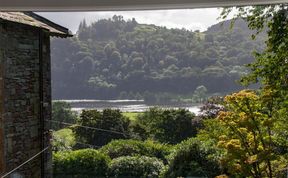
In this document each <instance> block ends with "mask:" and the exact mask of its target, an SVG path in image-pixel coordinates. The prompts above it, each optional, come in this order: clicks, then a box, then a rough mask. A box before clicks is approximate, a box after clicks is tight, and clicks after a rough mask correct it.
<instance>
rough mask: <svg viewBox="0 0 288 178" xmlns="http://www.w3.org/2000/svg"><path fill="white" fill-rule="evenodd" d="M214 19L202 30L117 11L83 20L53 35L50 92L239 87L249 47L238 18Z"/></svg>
mask: <svg viewBox="0 0 288 178" xmlns="http://www.w3.org/2000/svg"><path fill="white" fill-rule="evenodd" d="M229 26H230V22H229V21H226V22H225V23H224V25H223V26H222V25H221V24H216V25H213V26H211V27H210V28H208V30H207V31H206V32H199V31H194V32H192V31H189V30H186V29H167V28H166V27H159V26H155V25H146V24H139V23H137V21H136V20H135V19H132V20H128V21H125V20H124V19H123V17H122V16H114V17H113V18H111V19H102V20H99V21H97V22H94V23H92V24H91V25H87V24H86V22H85V21H82V22H81V24H80V25H79V30H78V32H77V35H75V37H73V38H70V39H53V40H52V49H51V51H52V84H53V85H52V86H53V97H54V98H55V99H56V98H57V99H76V98H80V99H83V98H85V99H89V98H90V99H117V98H121V99H142V98H144V97H145V96H146V97H147V96H148V95H153V94H154V95H155V94H157V93H166V94H167V95H170V94H171V95H183V96H185V95H189V94H191V93H193V91H194V90H195V89H196V88H197V87H198V86H201V85H204V86H205V87H206V88H207V90H208V93H216V92H218V93H219V92H221V93H225V92H230V91H234V90H239V89H240V86H239V85H238V84H237V83H236V82H235V81H236V80H238V79H240V76H242V75H245V74H246V73H248V71H247V69H246V68H245V67H244V64H247V63H250V62H252V61H253V57H252V51H253V50H257V51H260V50H262V49H263V47H264V43H263V40H264V35H261V36H258V38H257V39H256V40H254V41H253V40H251V31H249V29H248V27H247V25H246V23H245V22H244V21H240V20H239V21H236V23H235V26H234V28H233V30H231V29H230V28H229Z"/></svg>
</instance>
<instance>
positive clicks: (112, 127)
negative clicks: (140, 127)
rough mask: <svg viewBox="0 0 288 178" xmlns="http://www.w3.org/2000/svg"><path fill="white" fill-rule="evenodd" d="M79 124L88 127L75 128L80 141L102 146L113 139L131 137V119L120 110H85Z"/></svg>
mask: <svg viewBox="0 0 288 178" xmlns="http://www.w3.org/2000/svg"><path fill="white" fill-rule="evenodd" d="M77 124H78V125H80V126H84V127H86V128H83V127H75V128H74V132H75V135H76V138H77V140H79V142H84V143H87V144H91V145H96V146H102V145H106V144H107V143H109V142H110V141H111V140H113V139H125V138H129V132H128V126H129V119H128V118H127V117H125V116H123V115H122V114H121V112H120V110H112V109H104V110H103V111H102V112H100V111H97V110H83V111H82V113H81V115H80V118H79V120H78V121H77ZM93 128H95V129H93Z"/></svg>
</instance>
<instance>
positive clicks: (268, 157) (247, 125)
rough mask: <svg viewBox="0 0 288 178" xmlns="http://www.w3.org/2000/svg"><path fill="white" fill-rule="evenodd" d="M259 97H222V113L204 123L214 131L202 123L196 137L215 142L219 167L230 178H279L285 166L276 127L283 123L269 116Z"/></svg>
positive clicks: (243, 94) (242, 93) (245, 94)
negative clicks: (223, 169)
mask: <svg viewBox="0 0 288 178" xmlns="http://www.w3.org/2000/svg"><path fill="white" fill-rule="evenodd" d="M262 97H263V96H259V95H257V94H256V93H255V92H253V91H249V90H243V91H240V92H238V93H234V94H232V95H228V96H226V97H225V99H224V101H225V108H226V111H220V113H219V115H218V117H217V119H216V120H212V121H211V120H210V121H207V123H209V124H212V125H213V126H214V127H209V125H208V124H207V123H206V125H208V127H207V128H206V129H205V130H203V131H202V132H201V134H200V136H199V137H201V135H203V134H207V135H209V136H208V137H210V139H215V144H216V143H217V144H216V145H217V147H218V148H219V149H223V153H222V155H221V158H220V160H221V164H222V166H223V167H224V168H227V169H228V173H229V174H230V175H231V176H234V177H235V176H236V177H237V176H240V177H254V178H260V177H271V178H272V177H282V176H283V173H284V172H283V171H284V170H285V168H286V166H287V163H288V162H287V155H286V156H285V155H283V153H281V152H279V141H278V139H281V136H280V133H281V132H282V131H281V130H279V125H282V124H284V123H283V121H281V120H279V119H278V117H277V114H276V113H274V114H273V116H272V117H271V116H270V115H269V113H268V112H267V108H266V107H265V103H263V98H262ZM215 128H217V129H215ZM211 129H212V130H214V131H211Z"/></svg>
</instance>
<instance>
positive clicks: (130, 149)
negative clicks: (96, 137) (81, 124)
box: [99, 140, 172, 162]
mask: <svg viewBox="0 0 288 178" xmlns="http://www.w3.org/2000/svg"><path fill="white" fill-rule="evenodd" d="M171 148H172V146H169V145H164V144H160V143H157V142H153V141H145V142H143V141H137V140H113V141H112V142H110V143H109V144H107V145H105V146H103V147H102V148H101V149H100V150H99V151H100V152H102V153H104V154H107V155H108V156H110V158H111V159H114V158H118V157H121V156H149V157H156V158H158V159H161V160H162V161H164V162H166V156H167V155H169V154H170V151H171Z"/></svg>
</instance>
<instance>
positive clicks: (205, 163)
mask: <svg viewBox="0 0 288 178" xmlns="http://www.w3.org/2000/svg"><path fill="white" fill-rule="evenodd" d="M214 153H215V151H214V150H211V149H208V148H204V146H202V145H201V142H200V141H198V140H196V139H194V138H191V139H188V140H186V141H183V142H181V143H180V144H178V145H176V146H175V149H174V150H173V152H172V153H171V155H169V156H168V160H169V163H168V167H167V169H166V170H165V172H164V173H162V174H163V177H165V178H175V177H191V176H192V177H195V176H196V177H215V176H217V175H220V173H221V172H220V167H219V164H218V162H217V160H214V159H212V156H211V155H212V154H214Z"/></svg>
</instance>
